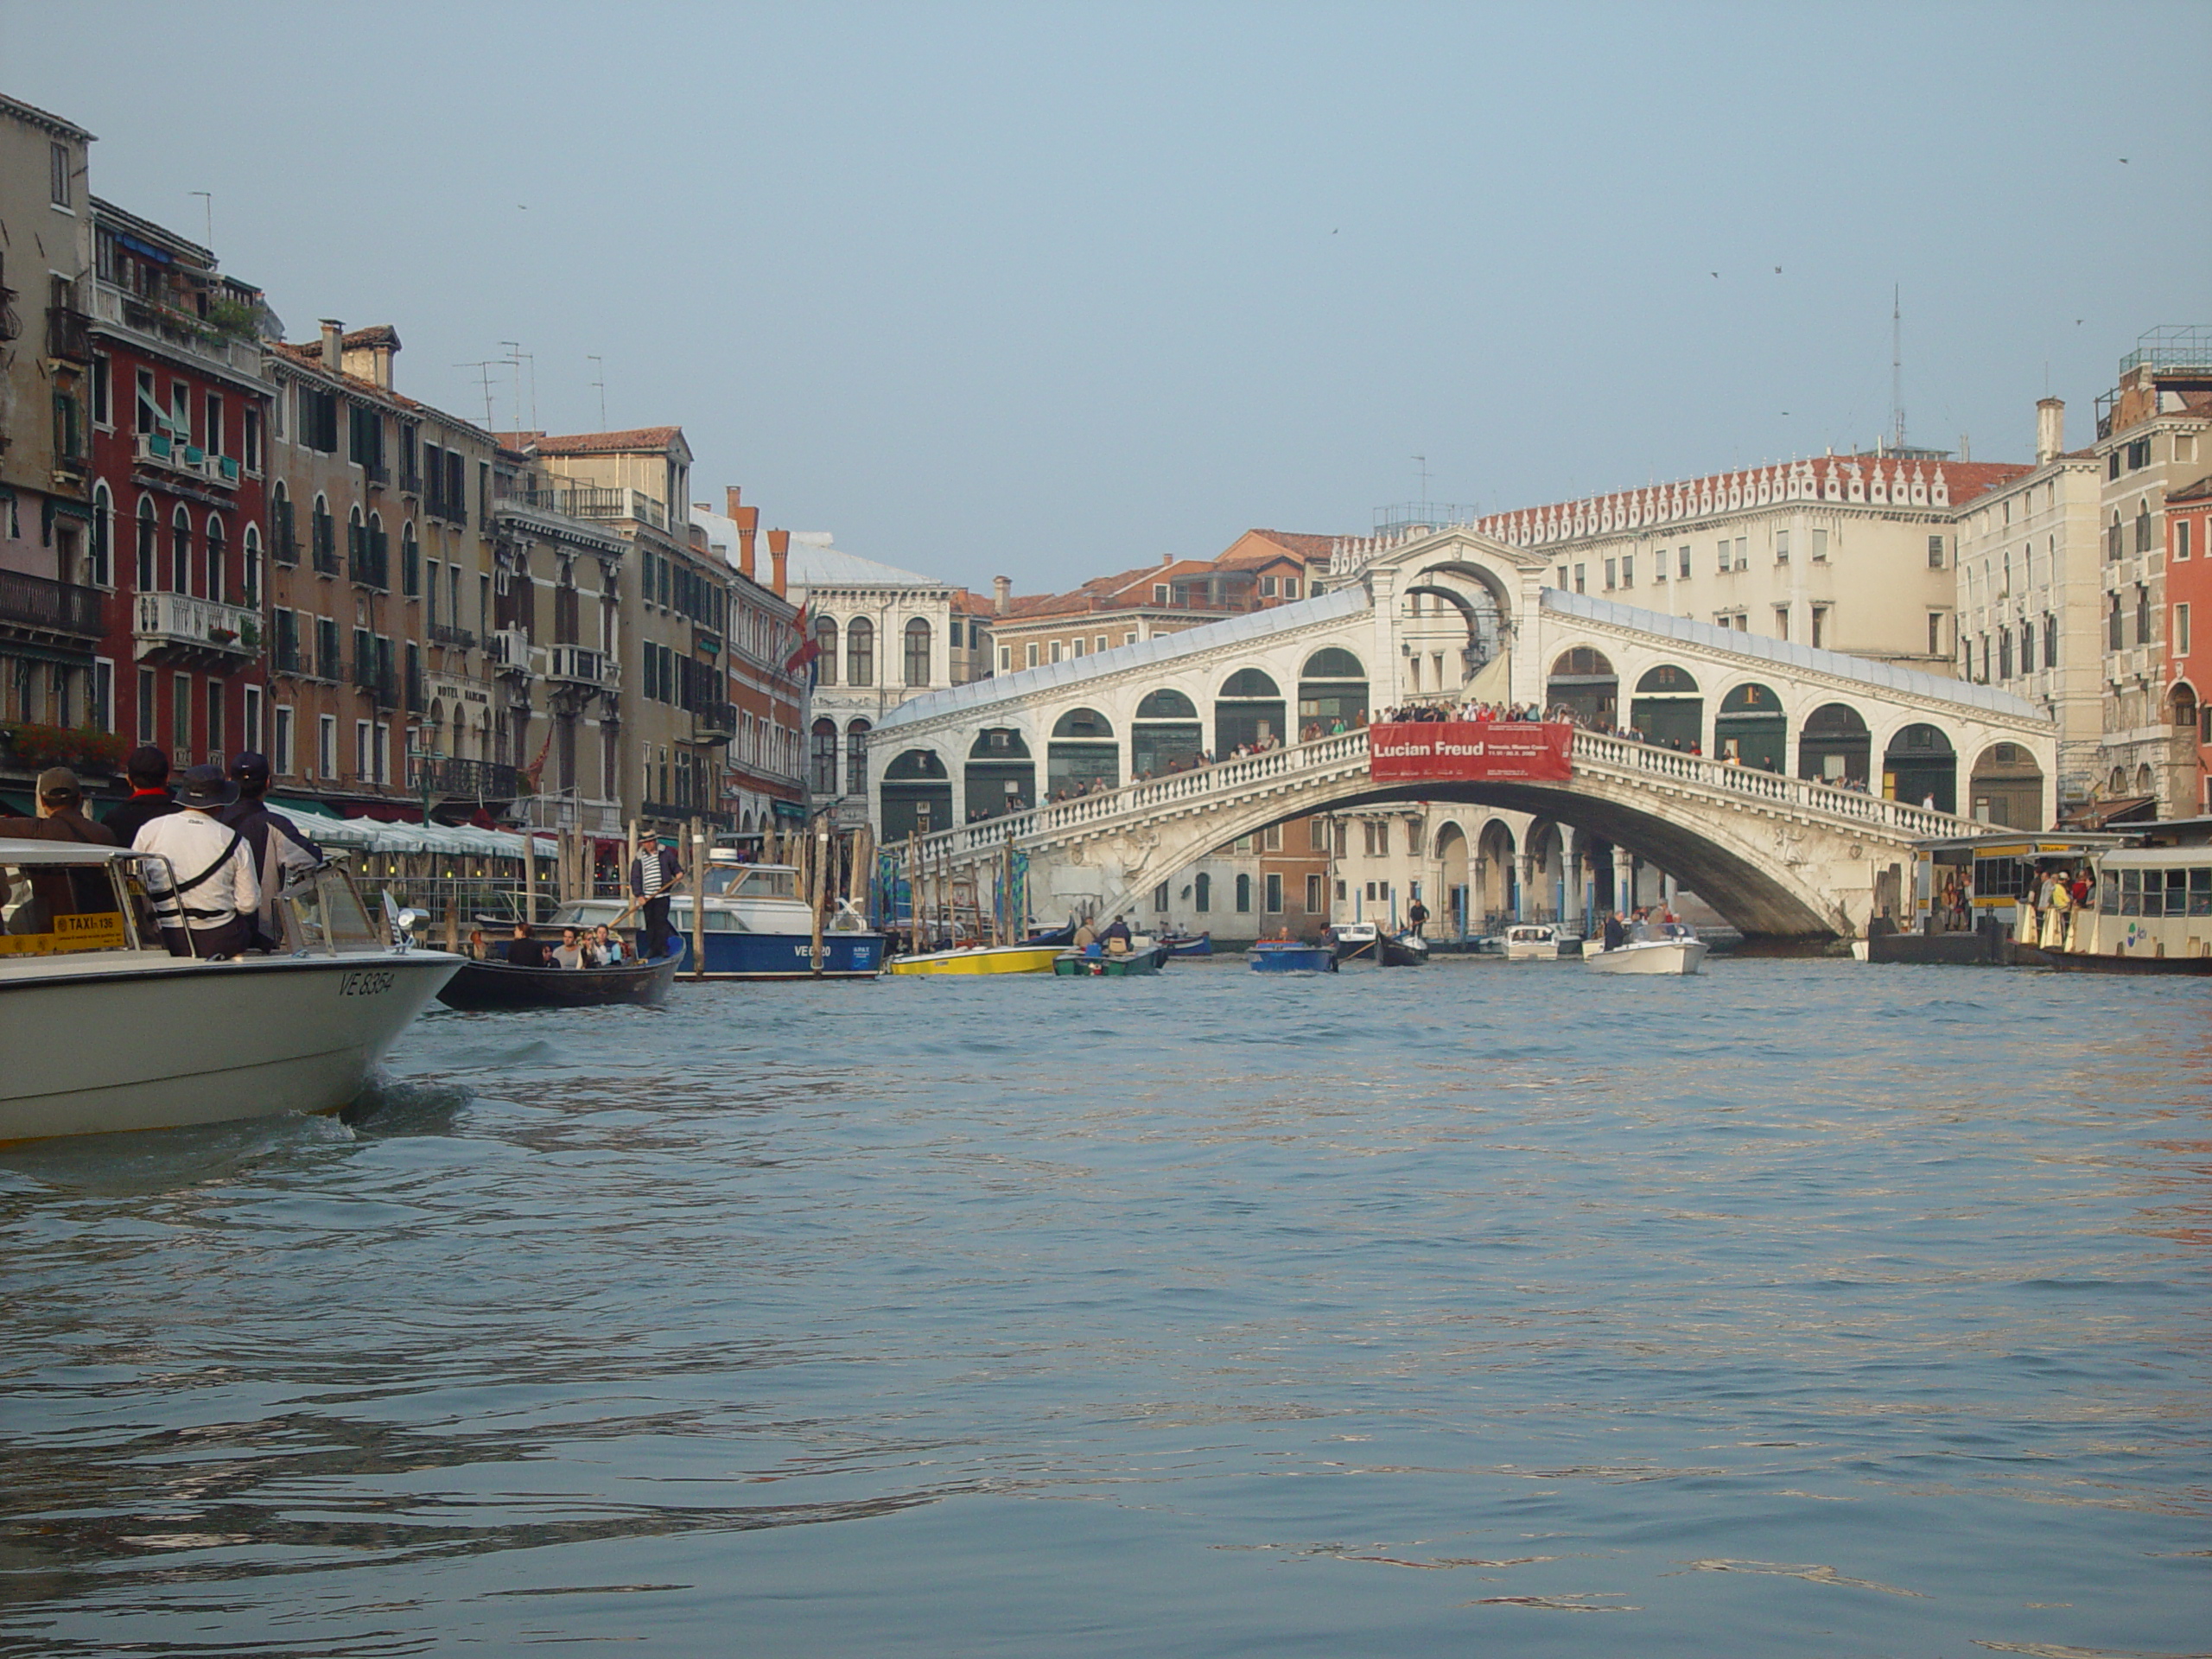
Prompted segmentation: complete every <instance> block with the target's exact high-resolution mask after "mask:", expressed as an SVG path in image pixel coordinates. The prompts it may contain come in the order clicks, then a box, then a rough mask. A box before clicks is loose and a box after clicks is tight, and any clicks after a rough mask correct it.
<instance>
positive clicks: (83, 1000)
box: [0, 841, 462, 1141]
mask: <svg viewBox="0 0 2212 1659" xmlns="http://www.w3.org/2000/svg"><path fill="white" fill-rule="evenodd" d="M151 856H152V855H149V854H143V853H135V852H133V851H131V850H130V849H129V848H127V847H99V846H92V845H87V844H85V843H81V842H52V841H0V1055H5V1056H6V1057H7V1064H6V1065H4V1066H0V1141H27V1140H36V1139H41V1138H43V1137H46V1136H48V1135H99V1134H108V1133H111V1132H114V1131H117V1130H123V1129H166V1128H183V1127H185V1126H187V1125H189V1124H195V1123H219V1122H227V1121H229V1120H231V1119H234V1118H245V1117H270V1116H277V1115H278V1114H280V1113H285V1112H334V1111H336V1110H338V1109H340V1107H342V1106H345V1105H347V1104H349V1103H351V1102H352V1101H353V1099H354V1098H355V1096H358V1095H359V1093H360V1092H361V1089H362V1086H363V1085H364V1084H365V1083H366V1082H367V1080H368V1075H369V1070H370V1068H371V1067H372V1066H373V1065H375V1064H376V1063H377V1062H378V1060H379V1059H381V1058H383V1057H384V1054H385V1051H386V1050H387V1049H389V1048H390V1047H391V1043H392V1039H394V1038H396V1037H397V1036H398V1034H399V1033H401V1032H402V1031H403V1030H404V1029H405V1028H406V1027H407V1026H408V1025H409V1023H410V1022H411V1021H412V1020H414V1018H415V1016H416V1014H420V1013H421V1012H422V1011H423V1006H424V1004H426V1003H428V1002H429V1000H430V999H431V998H432V997H434V996H435V995H437V994H438V992H439V990H440V989H441V988H442V987H443V986H444V984H445V982H446V981H448V979H450V978H452V977H453V976H454V973H455V972H456V971H458V970H459V969H460V968H461V962H462V958H461V957H455V956H448V954H446V953H445V952H444V951H442V950H412V949H410V948H408V947H407V946H405V945H395V944H393V942H392V940H393V937H394V930H393V928H392V926H391V925H390V924H389V923H388V922H387V921H386V920H385V918H372V915H371V912H369V911H368V910H367V909H366V908H365V906H363V905H362V903H361V899H360V895H359V893H356V892H355V891H354V888H353V882H352V880H350V879H349V878H348V877H347V875H346V872H345V871H344V869H342V868H338V867H335V866H331V865H325V866H324V867H323V868H321V869H318V870H314V871H311V872H309V873H308V874H307V875H305V876H303V877H302V878H301V879H300V880H298V881H296V882H295V883H294V884H293V885H292V886H291V887H289V888H288V889H286V891H285V893H283V896H282V898H281V899H280V900H279V903H278V912H279V914H280V915H281V917H282V918H283V926H284V930H285V935H286V938H285V944H287V945H288V946H289V950H288V951H287V952H286V953H284V954H281V955H279V954H270V955H267V956H253V955H248V956H245V957H238V958H236V959H233V960H231V961H223V962H218V961H212V960H206V959H201V958H195V957H172V956H171V955H169V953H168V950H166V949H164V948H163V947H162V939H161V934H160V932H159V931H157V930H156V927H155V925H154V921H153V912H152V906H150V904H149V902H148V900H147V898H146V886H145V881H144V879H143V867H144V865H145V864H146V863H147V862H148V861H149V859H150V858H151ZM410 918H411V912H402V914H401V918H400V919H401V921H402V923H403V924H404V922H405V921H406V920H408V919H410Z"/></svg>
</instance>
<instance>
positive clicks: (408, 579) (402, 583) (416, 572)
mask: <svg viewBox="0 0 2212 1659" xmlns="http://www.w3.org/2000/svg"><path fill="white" fill-rule="evenodd" d="M399 591H400V592H401V593H403V594H406V595H407V597H408V598H410V599H414V598H416V597H418V596H420V594H422V591H423V549H422V545H421V543H418V542H416V539H415V521H414V520H413V519H412V518H410V519H409V520H408V521H407V522H406V523H405V524H403V525H401V526H400V530H399Z"/></svg>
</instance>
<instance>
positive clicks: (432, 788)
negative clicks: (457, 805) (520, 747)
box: [415, 756, 518, 801]
mask: <svg viewBox="0 0 2212 1659" xmlns="http://www.w3.org/2000/svg"><path fill="white" fill-rule="evenodd" d="M517 782H518V779H517V778H516V775H515V769H514V768H513V767H512V766H502V765H501V764H500V763H499V762H498V761H496V760H445V759H443V758H442V757H439V756H432V757H430V758H429V759H427V760H417V761H416V763H415V787H416V790H417V791H423V790H427V791H429V792H430V793H431V794H433V795H439V796H443V797H445V798H448V799H453V798H459V799H461V800H469V801H512V799H514V798H515V789H516V786H517Z"/></svg>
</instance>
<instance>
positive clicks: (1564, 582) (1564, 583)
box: [1559, 564, 1567, 588]
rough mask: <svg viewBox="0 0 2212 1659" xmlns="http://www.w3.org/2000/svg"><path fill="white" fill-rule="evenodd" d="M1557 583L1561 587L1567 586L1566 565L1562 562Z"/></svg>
mask: <svg viewBox="0 0 2212 1659" xmlns="http://www.w3.org/2000/svg"><path fill="white" fill-rule="evenodd" d="M1559 585H1560V587H1561V588H1565V587H1566V586H1567V567H1566V566H1565V565H1563V564H1562V565H1561V566H1560V568H1559Z"/></svg>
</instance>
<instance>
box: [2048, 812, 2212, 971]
mask: <svg viewBox="0 0 2212 1659" xmlns="http://www.w3.org/2000/svg"><path fill="white" fill-rule="evenodd" d="M2090 866H2091V870H2092V880H2091V883H2090V891H2089V902H2088V904H2087V905H2085V906H2082V907H2080V908H2079V909H2074V910H2069V911H2066V912H2057V911H2056V910H2051V911H2046V912H2044V914H2043V915H2042V917H2041V918H2037V914H2036V912H2035V911H2034V910H2033V909H2032V908H2031V907H2029V906H2022V907H2021V908H2022V911H2023V914H2022V917H2021V918H2020V921H2019V923H2018V928H2019V943H2020V944H2024V945H2025V946H2028V947H2029V948H2030V949H2031V950H2034V951H2035V952H2036V955H2035V956H2033V957H2028V956H2026V955H2025V953H2023V955H2022V957H2021V959H2022V960H2024V961H2031V962H2034V963H2038V964H2040V965H2043V966H2047V967H2051V968H2058V969H2067V970H2070V971H2074V972H2087V973H2108V974H2109V973H2119V974H2212V845H2208V844H2204V843H2199V844H2196V845H2194V846H2173V847H2120V848H2114V849H2111V850H2110V851H2107V852H2100V853H2096V854H2094V855H2091V858H2090Z"/></svg>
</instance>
